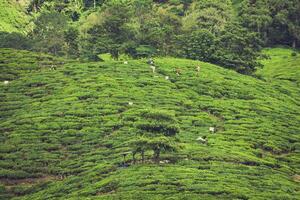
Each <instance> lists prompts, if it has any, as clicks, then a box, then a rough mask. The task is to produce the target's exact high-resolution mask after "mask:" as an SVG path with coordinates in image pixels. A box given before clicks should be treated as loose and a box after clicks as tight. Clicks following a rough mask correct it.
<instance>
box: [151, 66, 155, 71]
mask: <svg viewBox="0 0 300 200" xmlns="http://www.w3.org/2000/svg"><path fill="white" fill-rule="evenodd" d="M150 68H151V69H152V72H153V73H155V67H154V66H153V65H151V66H150Z"/></svg>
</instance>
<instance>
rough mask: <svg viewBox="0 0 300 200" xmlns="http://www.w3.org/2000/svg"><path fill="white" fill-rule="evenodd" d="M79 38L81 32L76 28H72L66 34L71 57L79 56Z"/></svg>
mask: <svg viewBox="0 0 300 200" xmlns="http://www.w3.org/2000/svg"><path fill="white" fill-rule="evenodd" d="M78 37H79V31H78V30H77V29H76V28H74V27H70V28H69V29H68V30H66V31H65V33H64V38H65V42H66V45H67V53H68V55H69V56H71V57H75V58H76V57H77V56H78V55H79V49H78V48H79V47H78V42H79V41H78Z"/></svg>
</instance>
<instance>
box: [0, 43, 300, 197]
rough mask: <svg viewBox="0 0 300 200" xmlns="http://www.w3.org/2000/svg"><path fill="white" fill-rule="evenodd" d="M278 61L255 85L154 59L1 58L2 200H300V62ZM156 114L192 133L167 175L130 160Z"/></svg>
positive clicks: (5, 53) (170, 156)
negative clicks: (140, 130)
mask: <svg viewBox="0 0 300 200" xmlns="http://www.w3.org/2000/svg"><path fill="white" fill-rule="evenodd" d="M266 53H267V54H268V55H270V57H271V59H269V60H264V61H262V63H263V64H264V65H265V67H264V69H261V70H259V71H258V72H257V74H256V77H257V78H255V77H250V76H245V75H241V74H238V73H236V72H234V71H231V70H227V69H224V68H221V67H218V66H215V65H212V64H208V63H204V62H198V61H191V60H184V59H175V58H156V59H154V61H155V65H156V72H155V73H153V72H152V70H151V69H150V67H149V65H148V64H147V63H146V60H143V59H142V60H128V64H125V63H124V62H123V61H106V62H95V63H91V62H89V63H79V62H77V61H67V60H62V59H58V58H55V57H51V56H48V55H44V54H37V53H31V52H27V51H16V50H10V49H1V50H0V71H1V76H0V80H1V82H0V199H30V200H32V199H143V200H147V199H149V200H150V199H151V200H154V199H187V200H190V199H244V200H246V199H255V200H256V199H278V200H279V199H300V183H299V182H300V167H299V166H300V134H299V133H300V103H299V102H300V101H299V100H300V87H299V86H300V85H299V84H300V56H299V55H294V56H292V55H291V51H290V50H288V49H279V48H278V49H268V50H266ZM198 65H199V66H200V72H199V73H198V72H197V71H196V66H198ZM176 68H177V69H180V71H181V74H180V75H176V72H175V69H176ZM166 76H168V77H169V79H168V78H166ZM144 109H160V110H163V111H165V112H168V113H173V114H174V116H175V118H176V121H177V122H176V123H178V126H179V128H180V131H179V133H178V134H177V136H176V145H177V147H178V150H177V151H176V152H162V154H161V158H160V160H161V162H160V163H158V164H157V163H154V162H152V159H151V158H152V151H146V153H145V157H146V158H145V162H141V158H140V155H139V154H137V156H136V158H137V162H136V163H133V159H132V156H131V153H130V152H131V151H132V148H131V145H130V142H131V141H132V140H133V139H135V138H136V137H137V134H136V131H137V130H136V128H135V126H134V124H135V122H136V120H137V118H138V114H139V112H140V111H141V110H144ZM210 127H215V132H210V131H209V128H210ZM199 137H202V138H206V140H207V142H206V143H201V142H199V140H197V139H198V138H199ZM126 153H128V155H127V156H125V161H124V160H123V158H124V157H123V154H124V155H125V154H126Z"/></svg>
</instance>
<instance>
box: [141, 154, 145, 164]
mask: <svg viewBox="0 0 300 200" xmlns="http://www.w3.org/2000/svg"><path fill="white" fill-rule="evenodd" d="M141 155H142V163H144V161H145V152H144V151H142V152H141Z"/></svg>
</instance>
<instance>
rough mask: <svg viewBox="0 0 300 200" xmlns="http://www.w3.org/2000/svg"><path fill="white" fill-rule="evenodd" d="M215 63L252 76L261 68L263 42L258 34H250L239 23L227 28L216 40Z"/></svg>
mask: <svg viewBox="0 0 300 200" xmlns="http://www.w3.org/2000/svg"><path fill="white" fill-rule="evenodd" d="M216 47H217V48H216V51H215V53H214V55H213V57H214V58H213V63H216V64H220V65H221V66H224V67H227V68H231V69H234V70H236V71H237V72H239V73H243V74H251V73H252V72H254V71H255V70H256V67H258V66H260V64H259V63H258V62H257V60H258V58H259V57H260V56H261V53H260V50H261V48H262V41H261V40H260V38H259V36H258V34H257V33H254V32H249V31H248V30H247V29H246V28H243V27H241V26H240V25H239V24H238V23H232V24H229V25H227V26H226V27H225V29H224V31H223V32H221V34H220V36H219V37H218V38H217V40H216Z"/></svg>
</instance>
